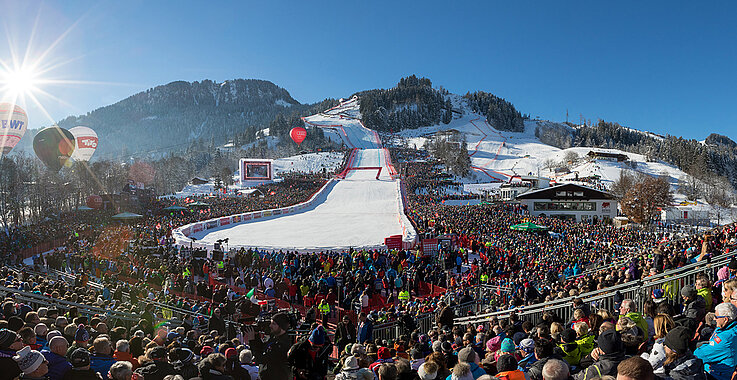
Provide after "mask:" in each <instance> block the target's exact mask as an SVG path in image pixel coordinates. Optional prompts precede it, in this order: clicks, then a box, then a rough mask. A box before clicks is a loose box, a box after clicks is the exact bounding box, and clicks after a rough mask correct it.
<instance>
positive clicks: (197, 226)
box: [192, 224, 202, 232]
mask: <svg viewBox="0 0 737 380" xmlns="http://www.w3.org/2000/svg"><path fill="white" fill-rule="evenodd" d="M200 231H202V224H195V225H194V227H192V232H200Z"/></svg>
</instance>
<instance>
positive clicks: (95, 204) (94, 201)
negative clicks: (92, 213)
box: [86, 194, 102, 209]
mask: <svg viewBox="0 0 737 380" xmlns="http://www.w3.org/2000/svg"><path fill="white" fill-rule="evenodd" d="M86 203H87V207H89V208H94V209H98V208H100V207H102V197H101V196H99V195H95V194H92V195H90V196H89V197H87V202H86Z"/></svg>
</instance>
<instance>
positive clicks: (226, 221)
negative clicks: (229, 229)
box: [220, 218, 230, 226]
mask: <svg viewBox="0 0 737 380" xmlns="http://www.w3.org/2000/svg"><path fill="white" fill-rule="evenodd" d="M228 224H230V218H220V225H221V226H225V225H228Z"/></svg>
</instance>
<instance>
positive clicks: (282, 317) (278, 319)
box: [271, 313, 290, 331]
mask: <svg viewBox="0 0 737 380" xmlns="http://www.w3.org/2000/svg"><path fill="white" fill-rule="evenodd" d="M271 319H272V320H273V321H274V323H276V324H277V325H279V328H280V329H282V330H284V331H286V330H289V324H290V322H289V316H288V315H287V314H286V313H276V314H274V316H273V317H271Z"/></svg>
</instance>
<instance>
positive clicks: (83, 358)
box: [70, 347, 90, 368]
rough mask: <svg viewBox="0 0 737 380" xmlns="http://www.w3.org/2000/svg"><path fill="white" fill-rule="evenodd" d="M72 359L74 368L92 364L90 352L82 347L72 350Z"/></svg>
mask: <svg viewBox="0 0 737 380" xmlns="http://www.w3.org/2000/svg"><path fill="white" fill-rule="evenodd" d="M70 359H71V360H70V361H71V362H72V366H73V367H74V368H79V367H84V366H88V365H90V352H89V351H87V350H85V349H84V348H81V347H80V348H77V349H76V350H74V351H73V352H72V356H71V358H70Z"/></svg>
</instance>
